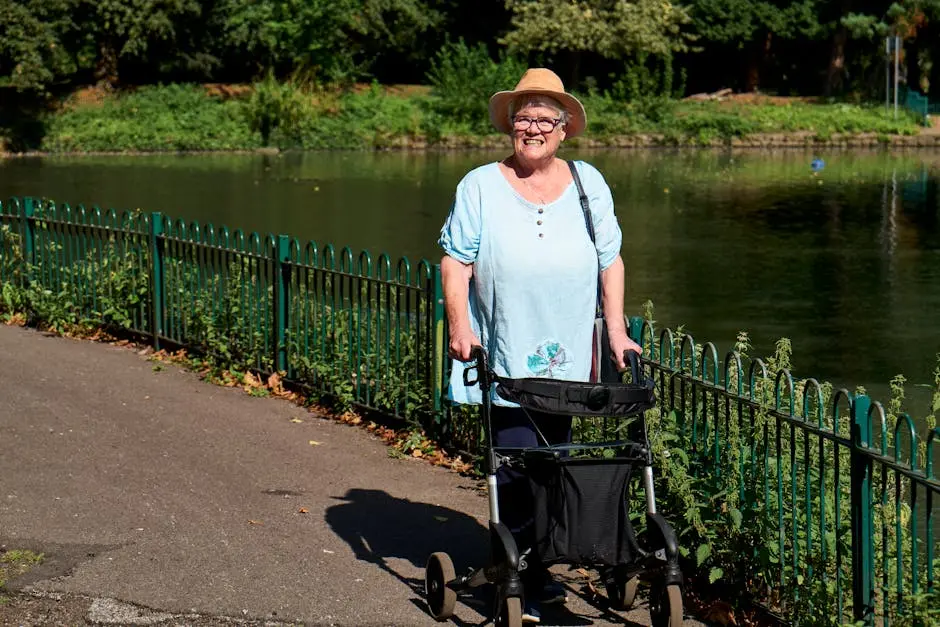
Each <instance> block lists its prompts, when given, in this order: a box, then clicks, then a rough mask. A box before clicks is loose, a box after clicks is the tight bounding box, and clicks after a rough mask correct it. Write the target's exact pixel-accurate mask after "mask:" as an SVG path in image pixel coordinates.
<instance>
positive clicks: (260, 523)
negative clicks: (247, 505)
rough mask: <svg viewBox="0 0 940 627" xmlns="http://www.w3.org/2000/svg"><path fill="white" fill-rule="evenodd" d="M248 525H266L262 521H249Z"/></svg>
mask: <svg viewBox="0 0 940 627" xmlns="http://www.w3.org/2000/svg"><path fill="white" fill-rule="evenodd" d="M248 524H249V525H263V524H264V523H263V522H262V521H260V520H249V521H248Z"/></svg>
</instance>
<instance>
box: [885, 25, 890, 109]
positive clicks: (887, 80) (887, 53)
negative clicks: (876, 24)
mask: <svg viewBox="0 0 940 627" xmlns="http://www.w3.org/2000/svg"><path fill="white" fill-rule="evenodd" d="M890 110H891V38H890V37H885V113H887V112H888V111H890Z"/></svg>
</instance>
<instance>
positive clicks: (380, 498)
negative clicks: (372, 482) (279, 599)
mask: <svg viewBox="0 0 940 627" xmlns="http://www.w3.org/2000/svg"><path fill="white" fill-rule="evenodd" d="M334 498H336V499H337V500H339V501H341V503H340V504H338V505H334V506H332V507H330V508H329V509H327V511H326V522H327V523H328V524H329V525H330V528H331V529H332V530H333V532H334V533H335V534H336V535H338V536H339V537H340V538H342V539H343V540H344V541H345V542H346V543H347V544H348V545H349V546H350V548H352V550H353V552H354V553H355V554H356V558H357V559H359V560H362V561H364V562H371V563H373V564H375V565H376V566H377V567H379V568H381V569H382V570H384V571H385V572H387V573H389V574H390V575H392V576H394V577H395V578H396V579H398V580H399V581H401V582H402V583H404V584H405V585H407V586H408V588H409V589H410V590H411V592H412V595H413V596H412V598H411V599H410V601H411V603H413V604H414V605H416V606H418V607H420V608H421V609H422V610H423V611H425V612H426V611H427V605H426V603H425V600H424V579H423V570H424V566H425V563H426V562H427V559H428V556H429V555H431V553H434V552H435V551H446V552H447V553H448V554H449V555H450V557H451V559H452V560H453V562H454V568H455V569H456V571H457V573H458V574H461V573H465V572H467V570H468V569H469V568H471V567H474V568H476V567H480V566H483V565H484V563H485V562H486V560H487V556H488V555H489V550H490V549H489V541H488V531H487V529H486V528H485V527H484V526H483V525H482V524H480V522H479V521H477V519H476V518H474V517H472V516H469V515H467V514H464V513H463V512H458V511H456V510H453V509H450V508H447V507H441V506H439V505H431V504H429V503H420V502H415V501H410V500H408V499H400V498H395V497H393V496H391V495H390V494H388V493H387V492H384V491H382V490H366V489H361V488H353V489H352V490H349V491H348V492H347V493H346V494H345V496H343V497H334ZM396 559H400V560H405V561H407V562H408V563H410V564H411V565H412V566H413V567H415V568H420V569H421V570H422V572H421V573H420V574H419V575H418V576H417V577H410V576H408V575H407V574H404V573H402V572H399V570H396V565H395V562H394V560H396ZM492 591H493V587H492V586H482V587H480V588H477V589H475V590H473V591H471V592H469V593H467V594H466V595H461V596H460V597H459V600H460V602H461V603H463V604H464V605H466V606H468V607H471V608H473V609H474V610H475V611H476V612H478V613H480V614H482V615H483V616H489V615H490V613H491V604H492ZM457 613H458V614H460V613H461V612H460V606H459V605H458V607H457ZM543 616H544V619H547V620H550V621H551V624H557V625H587V624H590V621H587V620H585V619H584V617H581V616H577V615H576V614H573V613H572V612H570V611H568V610H566V609H565V608H564V606H552V607H546V608H544V611H543ZM544 619H543V621H544ZM453 621H454V623H456V624H457V625H471V624H475V623H467V622H465V621H462V620H460V619H459V618H458V617H457V616H455V617H454V619H453ZM487 621H488V619H485V620H483V621H482V622H481V623H479V624H484V623H485V622H487Z"/></svg>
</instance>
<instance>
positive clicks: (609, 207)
mask: <svg viewBox="0 0 940 627" xmlns="http://www.w3.org/2000/svg"><path fill="white" fill-rule="evenodd" d="M582 168H583V169H582V171H584V172H585V174H586V176H585V177H584V178H586V179H587V181H586V185H585V187H587V188H588V189H587V190H586V193H587V195H588V200H589V202H590V204H591V218H592V219H593V221H594V245H595V246H596V247H597V261H598V264H599V265H600V269H601V270H606V269H607V268H608V267H610V264H612V263H613V262H614V260H615V259H616V258H617V255H619V254H620V246H621V244H622V243H623V234H622V233H621V231H620V225H619V224H618V223H617V216H616V215H615V214H614V197H613V195H612V194H611V192H610V187H609V186H608V185H607V181H605V180H604V176H603V175H602V174H601V173H600V172H598V170H597V169H596V168H594V167H593V166H590V165H588V164H583V166H582Z"/></svg>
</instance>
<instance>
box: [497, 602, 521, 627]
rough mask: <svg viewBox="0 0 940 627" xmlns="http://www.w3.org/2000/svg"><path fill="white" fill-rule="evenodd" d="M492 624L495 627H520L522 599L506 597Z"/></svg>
mask: <svg viewBox="0 0 940 627" xmlns="http://www.w3.org/2000/svg"><path fill="white" fill-rule="evenodd" d="M494 622H495V624H496V627H522V599H520V598H519V597H507V598H506V600H505V601H503V606H502V607H501V608H499V614H498V615H497V616H496V620H495V621H494Z"/></svg>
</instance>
